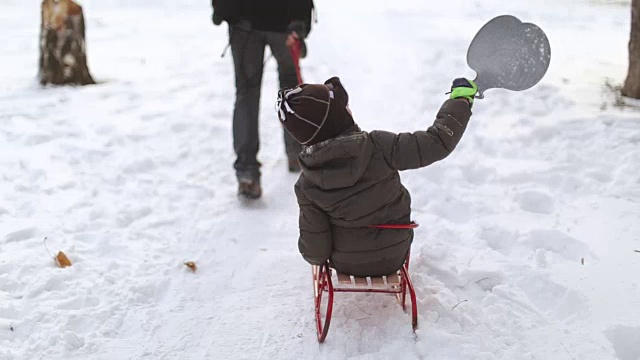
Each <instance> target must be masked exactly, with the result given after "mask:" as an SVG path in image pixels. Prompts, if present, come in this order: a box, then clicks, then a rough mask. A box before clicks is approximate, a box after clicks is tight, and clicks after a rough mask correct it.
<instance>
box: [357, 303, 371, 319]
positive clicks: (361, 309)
mask: <svg viewBox="0 0 640 360" xmlns="http://www.w3.org/2000/svg"><path fill="white" fill-rule="evenodd" d="M356 306H357V307H358V309H360V311H362V312H363V313H365V314H367V315H369V316H371V314H369V313H368V312H366V311H364V309H363V308H361V307H360V305H358V304H356Z"/></svg>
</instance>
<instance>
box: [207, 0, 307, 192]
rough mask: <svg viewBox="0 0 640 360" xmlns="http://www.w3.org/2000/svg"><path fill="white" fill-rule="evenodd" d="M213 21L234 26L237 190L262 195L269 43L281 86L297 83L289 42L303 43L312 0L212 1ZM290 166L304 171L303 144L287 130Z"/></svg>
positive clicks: (232, 29) (232, 38) (230, 37)
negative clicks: (261, 124)
mask: <svg viewBox="0 0 640 360" xmlns="http://www.w3.org/2000/svg"><path fill="white" fill-rule="evenodd" d="M212 6H213V23H214V24H216V25H220V24H221V23H222V22H223V21H226V22H227V23H228V25H229V44H230V46H231V54H232V55H233V65H234V69H235V85H236V102H235V108H234V111H233V146H234V149H235V152H236V160H235V163H234V168H235V170H236V177H237V179H238V194H239V195H240V196H243V197H245V198H249V199H257V198H259V197H260V196H262V186H261V183H260V176H261V173H260V162H259V161H258V158H257V155H258V150H259V148H260V139H259V132H258V115H259V108H260V90H261V86H262V72H263V67H264V52H265V47H266V46H267V45H268V46H269V48H270V49H271V53H272V54H273V57H274V58H275V59H276V61H277V62H278V74H279V80H280V88H291V87H295V86H296V85H298V77H297V74H296V65H295V63H294V59H293V57H292V55H291V51H290V47H291V46H294V44H296V43H297V42H301V45H302V57H304V55H306V47H305V45H304V39H305V38H306V36H307V35H308V33H309V31H310V30H311V13H312V11H313V1H312V0H212ZM283 134H284V143H285V150H286V154H287V165H288V169H289V171H291V172H297V171H300V165H299V164H298V162H297V161H298V160H297V156H298V154H299V153H300V151H301V146H300V144H298V142H297V141H295V140H294V139H293V138H292V137H291V135H289V133H287V132H286V131H284V129H283Z"/></svg>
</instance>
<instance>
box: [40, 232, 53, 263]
mask: <svg viewBox="0 0 640 360" xmlns="http://www.w3.org/2000/svg"><path fill="white" fill-rule="evenodd" d="M42 244H43V245H44V249H45V250H47V252H48V253H49V256H51V257H52V258H55V256H53V255H52V254H51V251H49V248H48V247H47V237H46V236H45V237H44V239H43V240H42Z"/></svg>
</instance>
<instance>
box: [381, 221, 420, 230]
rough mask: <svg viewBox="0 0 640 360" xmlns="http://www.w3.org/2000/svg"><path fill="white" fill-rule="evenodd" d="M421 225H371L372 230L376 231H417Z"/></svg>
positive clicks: (413, 222) (411, 223)
mask: <svg viewBox="0 0 640 360" xmlns="http://www.w3.org/2000/svg"><path fill="white" fill-rule="evenodd" d="M418 226H419V225H418V223H417V222H415V221H412V222H410V223H408V224H382V225H369V227H370V228H374V229H415V228H417V227H418Z"/></svg>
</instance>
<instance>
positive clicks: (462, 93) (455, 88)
mask: <svg viewBox="0 0 640 360" xmlns="http://www.w3.org/2000/svg"><path fill="white" fill-rule="evenodd" d="M477 93H478V85H476V83H475V82H473V80H468V79H465V78H457V79H455V80H453V84H452V85H451V93H450V94H451V95H450V96H449V98H451V99H458V98H463V99H466V100H467V101H468V102H469V105H472V104H473V98H474V96H475V95H476V94H477Z"/></svg>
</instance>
